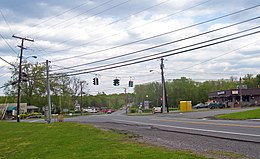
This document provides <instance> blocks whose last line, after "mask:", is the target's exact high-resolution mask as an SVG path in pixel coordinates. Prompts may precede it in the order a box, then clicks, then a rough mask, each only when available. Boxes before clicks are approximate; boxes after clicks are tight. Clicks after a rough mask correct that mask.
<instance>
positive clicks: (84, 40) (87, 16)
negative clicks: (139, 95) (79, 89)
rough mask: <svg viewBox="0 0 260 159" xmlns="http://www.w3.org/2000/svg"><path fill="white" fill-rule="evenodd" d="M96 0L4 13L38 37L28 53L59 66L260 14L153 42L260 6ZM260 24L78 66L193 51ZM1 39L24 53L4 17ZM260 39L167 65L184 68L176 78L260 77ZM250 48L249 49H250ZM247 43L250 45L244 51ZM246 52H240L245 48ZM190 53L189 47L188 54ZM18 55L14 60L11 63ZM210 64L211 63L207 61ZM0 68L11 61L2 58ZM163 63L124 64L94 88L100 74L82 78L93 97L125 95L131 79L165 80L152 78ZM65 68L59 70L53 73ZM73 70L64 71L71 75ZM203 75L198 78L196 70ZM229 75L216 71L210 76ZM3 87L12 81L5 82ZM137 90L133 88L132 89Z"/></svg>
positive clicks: (18, 5)
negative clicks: (115, 83)
mask: <svg viewBox="0 0 260 159" xmlns="http://www.w3.org/2000/svg"><path fill="white" fill-rule="evenodd" d="M105 2H108V1H93V0H92V1H91V0H80V1H71V0H62V1H61V0H55V1H51V0H47V1H31V0H27V1H23V2H22V1H18V0H15V1H8V0H4V3H2V4H1V7H0V9H1V11H2V12H3V14H4V16H5V18H6V20H7V22H8V24H9V25H10V28H11V29H12V30H13V32H15V33H17V35H19V36H24V37H25V36H29V37H30V38H33V39H34V40H35V42H34V43H31V42H25V45H26V46H28V47H30V48H31V49H33V50H26V52H25V56H27V55H32V54H36V55H37V56H38V59H37V60H39V62H44V61H45V60H46V59H48V60H50V61H53V62H52V64H53V65H59V66H62V67H69V66H73V65H78V64H84V63H89V62H94V61H97V60H102V59H106V58H110V57H116V56H119V55H122V54H126V53H130V52H135V51H138V50H141V49H145V48H149V47H152V46H156V45H158V44H162V43H165V42H169V41H174V40H178V39H181V38H185V37H188V36H192V35H196V34H199V33H202V32H205V31H209V30H212V29H216V28H220V27H223V26H227V25H230V24H233V23H236V22H239V21H242V20H246V19H249V18H253V17H256V16H259V13H260V10H259V8H256V9H252V10H248V11H246V12H243V13H241V14H237V15H233V16H230V17H227V18H223V19H219V20H216V21H212V22H209V23H207V24H203V25H198V26H194V27H190V28H187V29H183V30H179V31H175V32H172V33H171V34H167V35H164V36H158V37H156V38H151V39H150V38H149V37H151V36H156V35H159V34H162V33H166V32H168V31H173V30H177V29H180V28H183V27H187V26H190V25H193V24H196V23H199V22H203V21H206V20H210V19H213V18H215V17H219V16H221V15H224V14H228V13H231V12H235V11H238V10H241V9H245V8H247V7H250V6H253V5H256V4H258V2H257V1H256V0H252V1H245V0H237V1H225V0H219V1H215V0H210V1H203V0H194V1H188V0H184V1H177V0H168V1H166V0H156V1H150V0H143V1H133V0H130V1H125V0H119V1H111V2H108V3H105ZM258 24H259V20H255V21H252V22H249V23H245V24H243V25H239V26H234V27H230V28H227V29H224V30H221V31H218V32H214V33H211V34H208V35H204V36H199V37H196V38H192V39H189V40H185V41H180V42H176V43H174V44H171V45H166V46H163V47H160V48H156V49H151V50H148V51H143V52H139V53H136V54H133V55H131V56H124V57H120V58H116V59H113V60H109V61H104V62H99V63H95V64H91V65H84V66H82V67H78V68H75V69H81V70H83V69H86V68H91V67H99V66H102V65H106V64H111V63H117V62H122V61H125V60H130V59H133V58H138V57H142V56H148V55H152V54H155V53H160V52H162V51H167V50H171V49H176V48H179V47H184V46H188V45H191V44H194V43H198V42H202V41H205V40H209V39H212V38H216V37H220V36H224V35H227V34H231V33H235V32H238V31H241V30H243V29H247V28H251V27H254V26H257V25H258ZM0 30H1V35H3V36H4V38H5V39H6V40H7V42H8V43H9V44H10V45H11V46H12V47H13V48H14V49H15V50H16V51H17V52H19V48H16V47H15V46H16V45H19V44H20V40H17V39H14V38H12V37H11V36H12V33H11V32H10V29H9V27H8V26H7V25H6V22H5V21H4V20H3V18H1V19H0ZM258 36H259V35H253V36H250V37H248V38H242V39H239V40H235V41H232V42H226V43H223V44H219V45H216V46H210V47H207V48H203V49H199V50H195V51H191V52H186V53H183V54H179V55H174V56H170V57H166V58H165V59H167V60H166V61H165V67H166V68H167V69H166V72H167V71H168V74H171V73H174V71H178V70H182V69H184V68H189V69H186V70H183V71H180V72H179V73H178V74H172V75H170V76H168V77H169V78H179V77H181V76H188V77H190V78H191V79H192V78H197V79H198V78H200V79H201V78H205V79H208V78H228V77H229V76H231V75H232V74H233V75H237V74H239V75H240V73H244V74H247V73H251V72H253V73H258V72H257V70H259V64H258V63H259V62H258V61H259V58H258V57H257V56H258V53H259V49H260V48H259V46H260V45H259V43H255V44H251V45H249V44H250V43H253V42H255V41H256V40H257V38H258ZM143 38H148V39H147V40H143V41H139V42H137V43H133V44H131V45H126V46H123V47H118V48H114V49H109V50H107V51H102V52H98V53H93V52H95V51H99V50H103V49H107V48H111V47H116V46H118V45H123V44H126V43H131V42H133V41H138V40H141V39H143ZM245 45H248V46H245ZM242 46H245V47H243V48H240V47H242ZM239 48H240V49H239ZM182 50H183V49H182ZM10 52H11V50H10V48H9V47H8V46H7V45H6V43H5V42H4V41H3V40H1V41H0V54H1V57H8V58H7V59H8V60H10V61H15V59H16V56H17V55H15V54H13V53H10ZM82 54H86V55H85V56H82V57H78V58H71V59H67V60H63V61H57V62H55V60H57V59H62V58H70V57H73V56H78V55H82ZM9 57H12V58H9ZM207 60H208V62H207ZM0 64H3V65H6V64H4V63H3V62H2V61H1V63H0ZM159 66H160V65H159V61H158V60H152V61H149V62H145V63H139V64H135V65H130V66H127V67H120V68H117V69H113V70H106V71H101V72H95V73H94V74H100V75H101V77H102V78H101V81H100V86H92V78H93V77H94V76H95V75H94V74H84V75H80V76H79V77H81V78H82V79H86V80H87V81H88V82H89V89H91V91H93V90H94V91H93V92H97V91H100V92H101V91H102V90H108V91H105V92H109V93H113V92H123V91H124V90H123V87H127V83H128V80H129V79H130V76H131V77H135V82H136V83H145V82H150V81H152V80H153V79H154V80H158V79H160V75H159V74H155V73H150V72H149V70H150V69H154V70H158V71H160V70H159ZM57 68H58V67H55V66H53V69H57ZM66 71H68V70H64V72H66ZM189 71H195V72H196V71H197V73H188V72H189ZM209 72H210V73H221V72H225V73H227V74H228V75H227V74H217V75H216V74H208V73H209ZM116 77H120V78H122V85H121V86H120V87H116V88H115V87H114V86H112V80H113V78H116ZM0 80H1V83H4V82H5V81H6V78H1V77H0ZM129 91H132V89H129Z"/></svg>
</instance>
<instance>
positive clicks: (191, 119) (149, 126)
mask: <svg viewBox="0 0 260 159" xmlns="http://www.w3.org/2000/svg"><path fill="white" fill-rule="evenodd" d="M253 109H255V108H253ZM234 111H244V109H243V110H241V109H237V110H213V111H200V112H189V113H170V114H155V115H150V116H126V115H125V111H124V110H121V111H117V112H115V113H112V114H105V115H89V116H79V117H75V118H66V119H65V122H80V123H89V124H93V125H96V126H99V127H102V128H106V129H112V130H115V131H121V132H126V133H134V134H137V135H140V136H142V137H143V139H144V140H146V141H147V140H149V141H150V142H151V143H154V144H159V145H162V146H166V147H168V148H169V147H170V148H173V149H188V150H192V151H196V152H198V153H200V154H201V153H202V154H207V155H208V156H209V157H216V155H212V154H211V153H209V152H215V151H221V152H226V151H228V152H230V153H235V154H240V155H242V157H241V158H251V157H252V158H260V152H259V150H260V121H252V120H213V119H212V118H211V117H212V116H214V115H216V114H225V113H229V112H234ZM180 139H181V140H180ZM205 152H206V153H205ZM225 155H226V154H222V155H221V156H220V158H222V157H223V156H224V157H226V158H229V156H225ZM217 157H219V156H217ZM236 158H239V157H236Z"/></svg>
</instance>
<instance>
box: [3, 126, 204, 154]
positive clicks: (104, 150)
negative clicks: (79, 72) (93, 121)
mask: <svg viewBox="0 0 260 159" xmlns="http://www.w3.org/2000/svg"><path fill="white" fill-rule="evenodd" d="M0 130H1V131H0V136H1V137H0V159H21V158H27V159H31V158H34V159H36V158H37V159H39V158H45V159H49V158H50V159H53V158H55V159H66V158H69V159H78V158H80V159H81V158H83V159H84V158H89V159H95V158H98V159H110V158H112V159H133V158H138V159H146V158H148V159H158V158H160V159H170V158H174V159H175V158H176V159H203V158H205V157H201V156H196V155H194V154H192V153H191V152H188V151H173V150H168V149H165V148H161V147H156V146H151V145H148V144H144V143H137V142H134V141H133V140H131V139H130V138H131V137H130V136H129V135H125V134H118V133H114V132H112V131H104V130H100V129H97V128H95V127H93V126H90V125H85V124H77V123H52V124H42V123H14V122H0Z"/></svg>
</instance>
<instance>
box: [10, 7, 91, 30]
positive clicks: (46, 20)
mask: <svg viewBox="0 0 260 159" xmlns="http://www.w3.org/2000/svg"><path fill="white" fill-rule="evenodd" d="M87 3H88V2H84V3H82V4H80V5H77V6H75V7H73V8H70V9H68V10H65V11H63V12H61V13H59V14H57V15H54V16H52V17H50V18H48V19H45V20H43V21H42V22H40V23H38V24H35V25H33V26H32V27H37V26H39V25H41V24H43V23H46V22H48V21H50V20H52V19H54V18H56V17H59V16H61V15H63V14H65V13H68V12H70V11H72V10H75V9H77V8H80V7H81V6H83V5H85V4H87ZM25 30H28V29H24V30H22V31H20V32H17V33H15V34H19V33H22V32H24V31H25ZM13 35H14V34H13Z"/></svg>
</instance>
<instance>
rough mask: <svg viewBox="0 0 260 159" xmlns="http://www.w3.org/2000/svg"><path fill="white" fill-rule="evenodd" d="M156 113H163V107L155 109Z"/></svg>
mask: <svg viewBox="0 0 260 159" xmlns="http://www.w3.org/2000/svg"><path fill="white" fill-rule="evenodd" d="M153 112H154V113H162V107H153Z"/></svg>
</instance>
